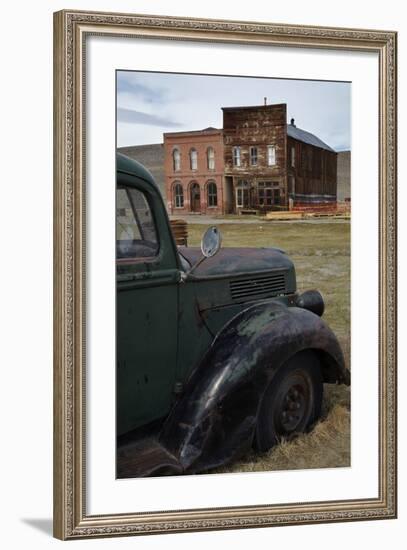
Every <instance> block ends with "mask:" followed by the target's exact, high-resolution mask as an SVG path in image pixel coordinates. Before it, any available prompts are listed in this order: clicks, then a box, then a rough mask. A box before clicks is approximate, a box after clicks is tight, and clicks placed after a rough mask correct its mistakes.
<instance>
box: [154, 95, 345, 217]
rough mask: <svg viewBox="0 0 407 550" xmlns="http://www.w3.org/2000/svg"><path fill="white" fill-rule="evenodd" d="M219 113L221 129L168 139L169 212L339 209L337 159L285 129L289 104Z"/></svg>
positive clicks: (178, 134)
mask: <svg viewBox="0 0 407 550" xmlns="http://www.w3.org/2000/svg"><path fill="white" fill-rule="evenodd" d="M222 111H223V129H222V130H220V129H215V128H206V129H205V130H200V131H192V132H174V133H168V134H164V156H165V161H164V163H165V164H164V171H165V180H166V195H167V206H168V210H169V212H170V213H181V214H185V213H214V214H216V213H226V214H227V213H240V212H251V211H253V212H266V211H268V210H279V209H283V210H287V209H289V208H315V207H318V208H323V207H325V206H327V207H332V206H335V204H336V198H337V197H336V196H337V153H336V152H335V151H334V150H333V149H331V147H329V146H328V145H327V144H326V143H324V142H323V141H321V140H320V139H319V138H318V137H316V136H315V135H313V134H311V133H309V132H306V131H304V130H301V129H300V128H297V127H296V125H295V123H294V119H291V123H290V124H287V106H286V104H285V103H282V104H275V105H261V106H250V107H224V108H223V109H222Z"/></svg>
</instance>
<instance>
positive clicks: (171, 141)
mask: <svg viewBox="0 0 407 550" xmlns="http://www.w3.org/2000/svg"><path fill="white" fill-rule="evenodd" d="M164 172H165V186H166V196H167V209H168V212H170V213H171V214H177V213H179V214H191V213H192V214H193V213H196V214H200V213H203V214H204V213H208V214H221V213H223V212H224V204H223V203H224V188H223V179H224V178H223V174H224V161H223V136H222V130H218V129H216V128H207V129H205V130H200V131H193V132H174V133H167V134H164Z"/></svg>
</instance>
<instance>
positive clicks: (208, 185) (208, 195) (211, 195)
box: [206, 180, 218, 208]
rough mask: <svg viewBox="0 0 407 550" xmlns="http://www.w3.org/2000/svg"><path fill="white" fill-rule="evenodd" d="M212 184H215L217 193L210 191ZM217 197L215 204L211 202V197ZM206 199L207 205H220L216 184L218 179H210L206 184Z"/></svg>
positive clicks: (209, 206)
mask: <svg viewBox="0 0 407 550" xmlns="http://www.w3.org/2000/svg"><path fill="white" fill-rule="evenodd" d="M212 186H215V193H211V192H210V188H211V187H212ZM213 197H215V204H210V202H211V198H213ZM206 200H207V206H208V208H217V207H218V186H217V184H216V181H213V180H211V181H208V183H207V184H206Z"/></svg>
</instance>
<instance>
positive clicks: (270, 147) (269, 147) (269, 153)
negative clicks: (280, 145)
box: [267, 145, 277, 166]
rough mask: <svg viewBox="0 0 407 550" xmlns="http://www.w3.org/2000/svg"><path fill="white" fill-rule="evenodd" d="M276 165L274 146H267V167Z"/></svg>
mask: <svg viewBox="0 0 407 550" xmlns="http://www.w3.org/2000/svg"><path fill="white" fill-rule="evenodd" d="M271 153H272V154H271ZM270 158H272V159H273V162H270ZM276 164H277V155H276V146H275V145H267V166H276Z"/></svg>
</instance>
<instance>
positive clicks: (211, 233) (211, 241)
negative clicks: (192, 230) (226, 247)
mask: <svg viewBox="0 0 407 550" xmlns="http://www.w3.org/2000/svg"><path fill="white" fill-rule="evenodd" d="M221 242H222V237H221V234H220V231H219V229H218V228H217V227H208V229H207V230H206V231H205V233H204V235H203V237H202V241H201V252H202V258H201V259H200V260H198V261H197V262H196V264H194V265H193V266H192V267H191V269H190V270H189V271H188V275H189V274H191V273H192V272H193V271H194V270H195V269H196V268H197V267H198V266H199V265H201V263H202V262H203V261H204V260H206V258H212V256H215V254H216V253H217V252H219V250H220V245H221Z"/></svg>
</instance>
